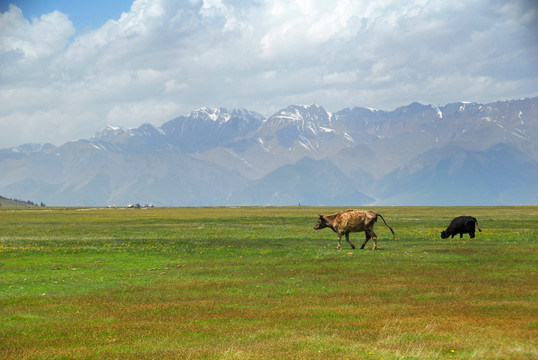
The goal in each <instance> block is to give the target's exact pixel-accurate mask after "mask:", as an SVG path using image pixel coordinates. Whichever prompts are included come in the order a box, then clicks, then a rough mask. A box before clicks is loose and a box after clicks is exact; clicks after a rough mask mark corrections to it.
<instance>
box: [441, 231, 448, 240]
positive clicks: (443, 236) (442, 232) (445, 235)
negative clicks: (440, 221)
mask: <svg viewBox="0 0 538 360" xmlns="http://www.w3.org/2000/svg"><path fill="white" fill-rule="evenodd" d="M448 236H449V234H447V232H446V231H445V230H443V231H441V239H447V238H448Z"/></svg>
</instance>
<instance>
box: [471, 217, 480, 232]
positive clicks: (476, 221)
mask: <svg viewBox="0 0 538 360" xmlns="http://www.w3.org/2000/svg"><path fill="white" fill-rule="evenodd" d="M473 220H474V222H475V223H476V227H477V228H478V231H480V232H482V230H480V226H478V220H476V219H475V218H473Z"/></svg>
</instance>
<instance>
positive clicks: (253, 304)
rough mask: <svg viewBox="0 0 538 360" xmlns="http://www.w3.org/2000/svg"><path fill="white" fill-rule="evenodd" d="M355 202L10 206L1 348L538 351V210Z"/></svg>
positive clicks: (76, 354) (0, 297)
mask: <svg viewBox="0 0 538 360" xmlns="http://www.w3.org/2000/svg"><path fill="white" fill-rule="evenodd" d="M344 209H345V208H310V207H290V208H287V207H282V208H280V207H276V208H256V207H254V208H249V207H241V208H162V209H161V208H152V209H88V208H84V209H75V208H69V209H59V208H36V209H6V208H0V358H1V359H75V358H77V359H115V358H119V359H377V360H379V359H532V358H535V359H536V358H538V315H537V314H538V302H537V300H538V299H537V290H538V252H537V243H538V241H537V240H538V226H537V225H538V206H528V207H473V208H468V207H466V208H463V207H384V208H371V209H372V210H376V211H379V212H380V213H381V214H383V216H384V218H385V219H386V220H387V222H388V223H389V224H390V225H391V226H392V227H393V228H394V230H395V232H396V234H397V236H398V238H399V240H393V239H392V235H391V233H390V231H389V230H388V228H386V227H385V226H384V224H383V222H382V221H379V222H378V223H377V225H376V232H377V234H378V237H379V240H378V246H379V248H380V250H379V251H372V250H371V248H372V245H373V244H372V243H371V242H370V243H368V245H367V246H366V249H365V250H351V249H350V247H349V245H348V244H347V243H346V242H345V241H344V242H343V243H342V248H343V249H342V251H337V250H336V239H337V236H336V234H334V233H333V232H331V231H330V230H328V229H325V230H320V231H315V230H314V229H313V227H314V224H315V223H316V221H317V217H318V216H317V214H318V213H320V212H321V213H324V214H329V213H333V212H336V211H339V210H344ZM458 215H473V216H475V217H476V218H477V219H478V222H479V225H480V227H481V229H482V230H483V231H482V232H481V233H478V232H477V237H476V238H475V239H473V240H471V239H469V236H468V235H465V236H464V238H463V239H459V237H458V238H454V239H447V240H442V239H441V238H440V235H439V233H440V231H441V230H444V228H445V227H446V226H447V225H448V223H449V222H450V220H451V219H452V218H453V217H455V216H458ZM363 238H364V233H359V234H352V235H351V240H352V241H353V242H354V243H355V245H359V246H358V247H360V244H361V243H362V240H363Z"/></svg>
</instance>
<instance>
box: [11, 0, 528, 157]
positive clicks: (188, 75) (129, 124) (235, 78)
mask: <svg viewBox="0 0 538 360" xmlns="http://www.w3.org/2000/svg"><path fill="white" fill-rule="evenodd" d="M534 96H538V1H536V0H506V1H504V0H486V1H480V0H476V1H475V0H451V1H446V0H377V1H365V0H334V1H326V0H134V1H128V0H119V1H115V0H92V1H87V0H56V1H53V0H34V1H31V0H7V1H6V0H0V148H7V147H11V146H17V145H21V144H25V143H45V142H50V143H53V144H55V145H61V144H63V143H65V142H67V141H73V140H78V139H88V138H90V137H91V136H92V135H93V134H94V133H95V132H97V131H99V130H101V129H102V128H104V127H106V126H107V125H113V126H122V127H126V128H135V127H138V126H140V125H142V124H144V123H150V124H152V125H154V126H156V127H159V126H161V125H162V124H164V123H165V122H167V121H169V120H171V119H173V118H175V117H177V116H180V115H188V114H189V113H190V112H192V111H193V110H195V109H198V108H201V107H224V108H228V109H235V108H245V109H247V110H251V111H256V112H259V113H261V114H262V115H264V116H270V115H271V114H273V113H274V112H276V111H278V110H280V109H282V108H285V107H287V106H289V105H292V104H297V105H299V104H313V103H315V104H318V105H321V106H323V107H324V108H325V109H326V110H327V111H329V112H336V111H339V110H342V109H345V108H348V107H349V108H353V107H355V106H363V107H370V108H377V109H382V110H393V109H395V108H397V107H399V106H404V105H407V104H410V103H412V102H414V101H417V102H420V103H422V104H432V105H444V104H448V103H451V102H457V101H472V102H478V103H488V102H494V101H498V100H507V99H515V98H526V97H534Z"/></svg>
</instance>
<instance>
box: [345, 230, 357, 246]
mask: <svg viewBox="0 0 538 360" xmlns="http://www.w3.org/2000/svg"><path fill="white" fill-rule="evenodd" d="M346 241H347V242H348V243H349V245H351V248H352V249H355V245H353V243H352V242H351V241H349V233H346Z"/></svg>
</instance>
